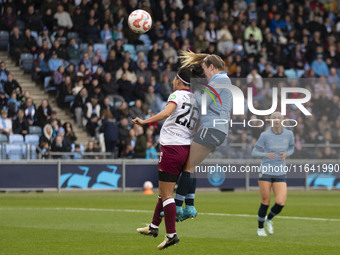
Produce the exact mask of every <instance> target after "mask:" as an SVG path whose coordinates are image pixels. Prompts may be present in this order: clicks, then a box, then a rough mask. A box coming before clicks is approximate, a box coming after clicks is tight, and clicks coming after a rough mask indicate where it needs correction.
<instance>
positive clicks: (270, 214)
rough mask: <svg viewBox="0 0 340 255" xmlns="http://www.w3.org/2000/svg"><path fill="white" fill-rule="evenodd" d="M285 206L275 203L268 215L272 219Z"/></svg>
mask: <svg viewBox="0 0 340 255" xmlns="http://www.w3.org/2000/svg"><path fill="white" fill-rule="evenodd" d="M283 207H284V205H279V204H276V203H275V205H273V207H272V208H271V209H270V213H269V214H268V217H267V218H268V220H271V219H272V218H274V216H275V215H277V214H279V213H280V212H281V210H282V208H283Z"/></svg>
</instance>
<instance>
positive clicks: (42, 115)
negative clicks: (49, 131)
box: [35, 99, 52, 127]
mask: <svg viewBox="0 0 340 255" xmlns="http://www.w3.org/2000/svg"><path fill="white" fill-rule="evenodd" d="M51 112H52V108H51V106H50V105H49V103H48V101H47V99H43V100H42V102H41V105H40V106H39V107H38V110H37V114H36V118H37V121H36V123H35V125H37V126H40V127H44V126H45V125H46V124H47V121H48V120H49V119H50V118H51Z"/></svg>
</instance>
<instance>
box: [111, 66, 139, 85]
mask: <svg viewBox="0 0 340 255" xmlns="http://www.w3.org/2000/svg"><path fill="white" fill-rule="evenodd" d="M123 73H124V74H125V75H126V80H128V81H130V82H131V83H132V84H133V83H136V81H137V76H136V73H135V72H134V71H133V70H132V69H131V68H130V65H129V63H128V62H126V61H125V62H124V63H123V66H122V67H121V68H120V69H118V71H117V73H116V80H119V79H121V78H122V75H123Z"/></svg>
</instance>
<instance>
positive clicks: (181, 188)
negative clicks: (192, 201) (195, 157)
mask: <svg viewBox="0 0 340 255" xmlns="http://www.w3.org/2000/svg"><path fill="white" fill-rule="evenodd" d="M190 186H191V178H190V173H189V172H182V175H181V178H180V179H179V182H178V186H177V191H176V196H175V201H176V206H182V205H183V201H184V199H185V196H186V195H187V194H188V191H189V189H190Z"/></svg>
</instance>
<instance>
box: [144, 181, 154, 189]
mask: <svg viewBox="0 0 340 255" xmlns="http://www.w3.org/2000/svg"><path fill="white" fill-rule="evenodd" d="M152 188H153V185H152V182H150V181H146V182H144V184H143V189H152Z"/></svg>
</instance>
